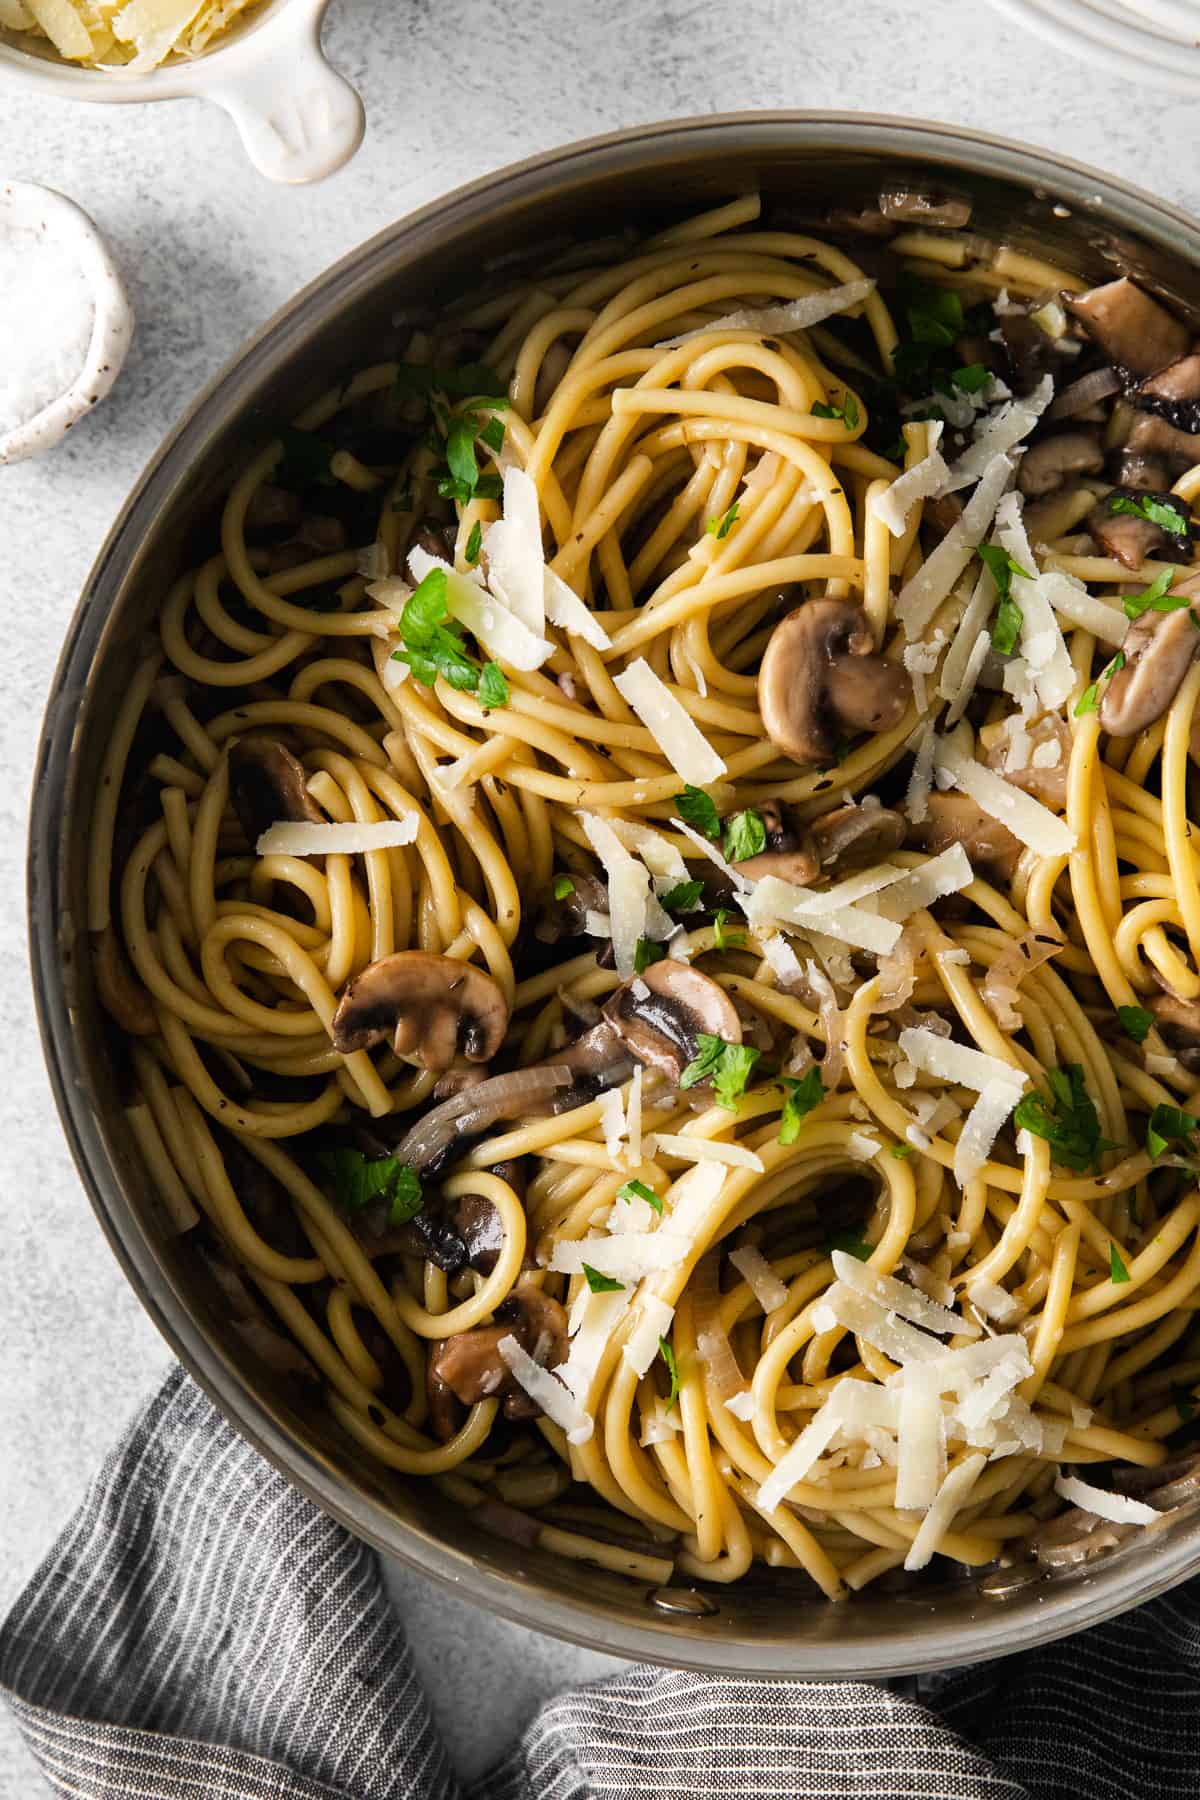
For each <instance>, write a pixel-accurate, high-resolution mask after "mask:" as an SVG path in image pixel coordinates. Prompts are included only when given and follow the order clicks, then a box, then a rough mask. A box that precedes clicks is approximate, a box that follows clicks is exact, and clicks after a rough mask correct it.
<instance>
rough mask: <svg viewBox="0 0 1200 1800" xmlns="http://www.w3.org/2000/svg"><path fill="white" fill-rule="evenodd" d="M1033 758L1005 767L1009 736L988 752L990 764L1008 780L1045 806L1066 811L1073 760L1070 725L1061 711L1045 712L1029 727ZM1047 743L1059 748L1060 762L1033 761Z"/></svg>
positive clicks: (1055, 810) (1031, 756) (1056, 810)
mask: <svg viewBox="0 0 1200 1800" xmlns="http://www.w3.org/2000/svg"><path fill="white" fill-rule="evenodd" d="M1029 737H1030V760H1029V762H1028V763H1027V764H1026V766H1025V767H1024V768H1023V769H1009V768H1006V767H1005V763H1006V760H1007V757H1008V751H1009V745H1008V741H1007V739H1004V738H1001V739H1000V740H999V741H998V742H997V743H994V744H993V745H992V746H991V748H990V749H989V751H988V753H987V766H988V768H989V769H995V771H996V773H997V774H999V775H1003V777H1004V779H1005V781H1007V782H1010V783H1011V785H1012V786H1013V787H1015V788H1020V789H1021V791H1022V793H1025V794H1032V795H1033V798H1034V799H1035V800H1040V801H1041V803H1042V805H1043V806H1048V807H1050V808H1051V809H1052V810H1053V811H1054V812H1065V811H1066V808H1067V774H1068V770H1069V768H1070V762H1071V728H1070V726H1069V725H1068V724H1067V722H1066V720H1065V719H1064V718H1063V717H1062V715H1061V714H1060V713H1046V714H1045V715H1044V716H1043V717H1042V718H1040V719H1038V720H1037V721H1036V722H1035V723H1034V724H1033V725H1031V726H1030V728H1029ZM1045 744H1053V745H1054V746H1055V748H1056V749H1057V751H1058V760H1057V762H1053V763H1049V764H1045V763H1037V762H1034V760H1033V758H1034V756H1035V755H1036V754H1037V753H1038V751H1039V750H1040V749H1041V747H1042V746H1043V745H1045Z"/></svg>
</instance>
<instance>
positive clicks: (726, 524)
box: [704, 500, 738, 540]
mask: <svg viewBox="0 0 1200 1800" xmlns="http://www.w3.org/2000/svg"><path fill="white" fill-rule="evenodd" d="M737 516H738V503H737V501H736V500H735V501H734V503H733V505H732V506H731V507H729V508H728V509H727V510H726V511H725V512H723V513H722V514H721V516H720V518H714V519H710V520H709V521H708V524H707V525H706V526H705V527H704V529H705V531H706V532H707V533H708V535H709V537H715V538H717V539H718V540H719V539H721V538H727V537H728V536H729V534H730V532H731V531H732V530H733V528H734V526H735V525H736V524H737Z"/></svg>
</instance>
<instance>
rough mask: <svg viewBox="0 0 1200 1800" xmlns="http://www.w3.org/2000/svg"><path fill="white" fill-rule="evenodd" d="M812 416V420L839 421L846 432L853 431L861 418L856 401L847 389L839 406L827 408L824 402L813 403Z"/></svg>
mask: <svg viewBox="0 0 1200 1800" xmlns="http://www.w3.org/2000/svg"><path fill="white" fill-rule="evenodd" d="M812 416H813V418H814V419H840V420H841V422H842V424H843V425H844V426H845V427H846V430H847V431H853V430H854V429H855V428H856V427H857V425H858V421H859V418H860V417H861V415H860V413H859V410H858V401H857V400H856V399H855V398H854V395H853V394H852V393H851V392H850V390H849V388H847V389H846V393H845V396H844V398H843V400H842V404H841V405H840V406H829V405H828V404H827V403H826V402H825V401H824V400H816V401H814V402H813V409H812Z"/></svg>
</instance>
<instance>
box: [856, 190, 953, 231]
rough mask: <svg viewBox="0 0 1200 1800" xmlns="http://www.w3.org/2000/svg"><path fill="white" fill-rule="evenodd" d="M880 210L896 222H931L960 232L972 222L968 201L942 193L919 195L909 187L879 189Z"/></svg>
mask: <svg viewBox="0 0 1200 1800" xmlns="http://www.w3.org/2000/svg"><path fill="white" fill-rule="evenodd" d="M879 210H880V212H881V213H882V214H883V216H884V218H885V219H894V220H895V221H896V223H897V224H898V225H934V226H938V227H940V228H941V229H942V230H949V231H959V230H961V229H962V227H963V226H964V225H969V224H970V223H971V202H970V201H969V200H954V199H951V198H950V197H949V196H948V195H945V194H921V193H918V192H916V191H915V190H914V189H912V188H882V189H881V190H880V194H879Z"/></svg>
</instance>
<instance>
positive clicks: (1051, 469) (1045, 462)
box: [1017, 431, 1104, 499]
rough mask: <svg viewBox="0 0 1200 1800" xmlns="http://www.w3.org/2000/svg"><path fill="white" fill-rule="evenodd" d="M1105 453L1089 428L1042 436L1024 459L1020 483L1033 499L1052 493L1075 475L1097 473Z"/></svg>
mask: <svg viewBox="0 0 1200 1800" xmlns="http://www.w3.org/2000/svg"><path fill="white" fill-rule="evenodd" d="M1103 467H1104V452H1103V450H1101V448H1100V445H1099V442H1098V441H1097V439H1096V438H1094V437H1093V436H1092V434H1091V432H1090V431H1060V432H1058V433H1057V434H1056V435H1055V436H1054V437H1045V438H1041V439H1039V441H1038V442H1037V443H1036V444H1033V445H1032V446H1031V447H1030V448H1029V449H1028V450H1027V451H1026V452H1025V454H1024V456H1023V457H1022V458H1021V467H1020V469H1019V470H1018V472H1017V486H1018V487H1019V488H1020V490H1021V492H1022V493H1023V494H1025V495H1027V496H1028V497H1029V498H1030V499H1039V498H1040V497H1041V496H1042V495H1043V494H1052V493H1053V492H1054V490H1055V488H1060V487H1062V485H1063V483H1064V482H1065V481H1066V480H1068V478H1069V477H1071V476H1074V475H1098V474H1099V472H1100V470H1101V469H1103Z"/></svg>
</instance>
